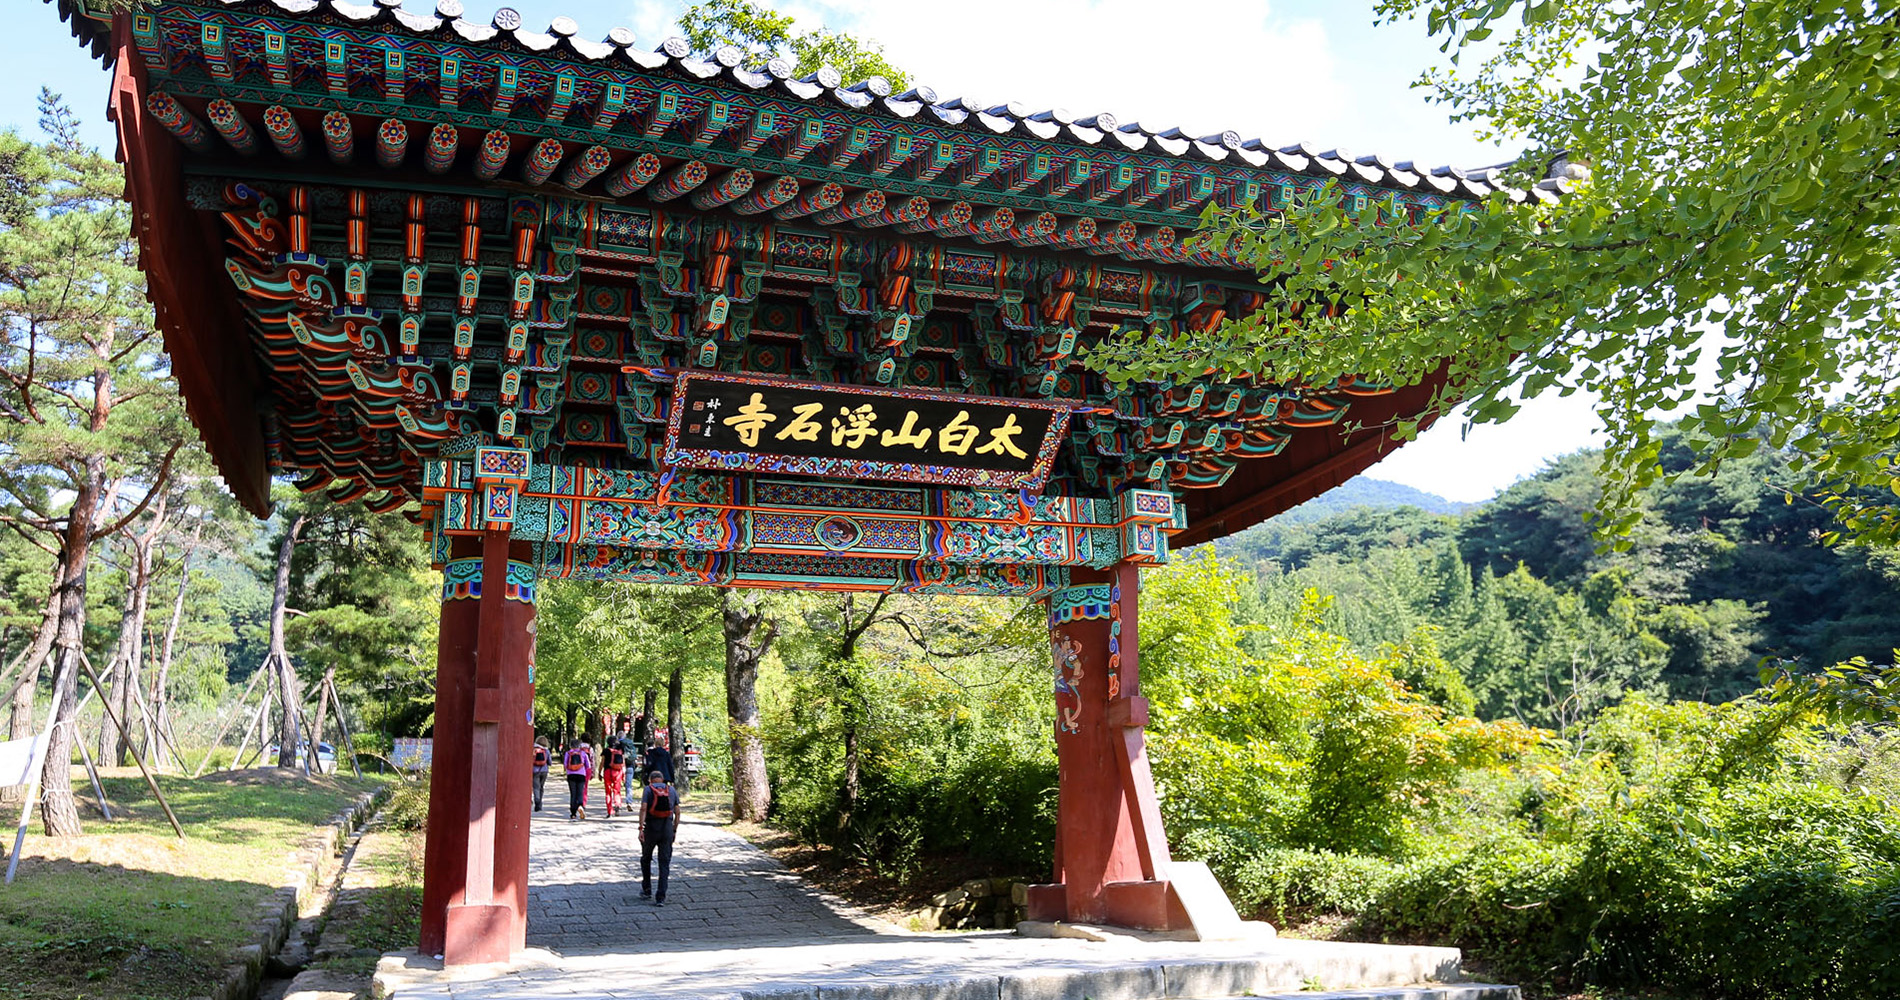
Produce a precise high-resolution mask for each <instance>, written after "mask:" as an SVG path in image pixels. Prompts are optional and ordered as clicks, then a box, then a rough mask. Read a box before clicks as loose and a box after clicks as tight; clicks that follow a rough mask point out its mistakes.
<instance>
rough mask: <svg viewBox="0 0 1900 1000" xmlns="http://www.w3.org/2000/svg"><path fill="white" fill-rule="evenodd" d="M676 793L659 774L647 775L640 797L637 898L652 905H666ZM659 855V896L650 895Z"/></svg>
mask: <svg viewBox="0 0 1900 1000" xmlns="http://www.w3.org/2000/svg"><path fill="white" fill-rule="evenodd" d="M679 801H680V800H679V793H678V792H676V791H674V789H673V786H672V785H670V784H668V783H667V781H666V775H664V774H661V773H660V772H658V771H649V772H647V787H646V790H645V791H643V792H641V793H640V897H641V898H642V899H645V898H646V897H648V896H652V897H653V905H655V906H662V905H665V903H666V876H667V874H668V873H669V872H671V870H672V868H673V834H674V833H675V832H676V831H677V830H678V828H679V815H678V814H679ZM655 851H658V852H659V855H660V892H659V894H658V895H654V892H653V854H654V852H655Z"/></svg>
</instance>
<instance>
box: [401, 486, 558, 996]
mask: <svg viewBox="0 0 1900 1000" xmlns="http://www.w3.org/2000/svg"><path fill="white" fill-rule="evenodd" d="M489 451H495V452H502V457H503V458H504V459H506V458H509V457H510V456H512V455H515V454H521V453H515V452H511V451H505V450H502V449H492V450H491V449H484V450H483V452H484V453H486V452H489ZM478 454H479V457H478V466H480V465H481V463H483V462H486V461H488V460H489V458H490V456H489V455H488V454H483V453H478ZM510 471H511V472H514V473H518V474H519V476H520V477H521V478H525V475H526V459H525V454H524V455H522V457H521V460H520V462H519V464H518V465H517V466H514V467H513V468H512V469H511V470H510ZM477 475H478V481H485V480H487V479H488V478H489V477H484V476H481V474H480V472H479V471H478V473H477ZM514 478H515V477H514V476H513V475H510V476H508V477H506V479H507V480H509V481H506V482H500V483H497V484H496V485H491V486H485V487H484V490H485V492H484V499H483V504H484V507H485V509H486V510H487V512H488V515H489V516H488V520H487V528H486V530H484V531H483V533H482V534H481V535H480V536H479V537H475V536H457V537H455V538H452V539H451V540H450V551H449V559H448V562H447V564H446V565H445V566H444V567H443V576H444V581H443V601H442V624H441V632H440V634H439V637H438V639H437V649H436V713H435V740H434V750H433V762H432V766H431V769H430V774H429V822H428V840H427V844H426V847H425V849H424V857H423V882H422V928H421V935H420V939H421V940H420V946H421V950H422V952H423V953H424V954H430V955H441V956H443V959H444V961H445V962H446V963H447V964H449V965H466V964H472V963H479V962H499V961H505V960H507V958H508V957H509V956H510V955H511V954H513V953H514V952H516V951H519V950H520V949H521V948H522V947H523V945H524V943H525V941H526V938H527V911H528V823H529V808H530V798H531V790H530V781H531V777H530V771H531V767H532V756H531V750H530V749H529V748H530V746H531V744H532V743H533V740H534V732H533V723H532V718H531V713H532V711H533V705H534V688H533V680H532V669H533V664H534V574H533V566H532V562H531V560H532V558H533V548H532V546H531V545H529V544H528V543H526V542H515V541H511V540H510V538H509V528H510V523H511V521H512V513H513V499H514V494H513V490H514V488H515V485H516V484H515V483H514V482H513V481H512V480H513V479H514ZM498 515H500V516H498Z"/></svg>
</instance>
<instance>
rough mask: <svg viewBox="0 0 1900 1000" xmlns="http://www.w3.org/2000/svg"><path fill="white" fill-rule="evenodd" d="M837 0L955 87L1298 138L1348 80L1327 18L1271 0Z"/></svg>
mask: <svg viewBox="0 0 1900 1000" xmlns="http://www.w3.org/2000/svg"><path fill="white" fill-rule="evenodd" d="M832 6H833V9H834V10H835V11H837V13H838V14H840V15H842V18H839V19H838V20H843V21H845V22H847V23H846V24H844V25H843V26H845V27H847V28H848V29H849V30H852V31H854V32H856V33H858V34H860V35H862V36H865V37H869V38H873V39H876V40H878V41H879V42H881V43H883V45H884V46H885V49H886V51H887V53H888V54H889V55H890V56H891V57H892V59H893V61H895V62H897V63H898V64H899V65H901V66H904V67H905V68H907V69H910V70H912V71H913V72H914V73H915V74H916V75H917V77H918V78H919V79H920V80H921V81H923V82H925V83H928V84H930V85H931V86H933V87H935V88H937V90H938V91H939V92H940V93H942V94H945V95H951V94H955V95H963V94H966V93H969V94H974V95H976V96H978V97H981V98H983V99H985V100H993V101H995V102H997V103H1001V102H1003V101H1008V100H1017V101H1022V102H1024V103H1026V104H1032V105H1035V106H1036V107H1037V109H1041V108H1047V107H1064V108H1067V109H1068V110H1070V111H1073V112H1075V113H1077V114H1092V113H1095V112H1099V111H1109V112H1112V113H1114V114H1115V115H1116V116H1117V117H1119V118H1120V119H1121V120H1122V121H1124V122H1128V121H1136V120H1140V121H1143V122H1147V121H1155V122H1158V123H1161V124H1164V125H1178V126H1179V127H1181V128H1182V129H1184V130H1188V131H1191V132H1194V133H1195V134H1201V135H1205V134H1208V133H1212V132H1218V131H1220V130H1222V129H1225V128H1232V129H1237V130H1239V131H1241V132H1242V133H1243V134H1244V135H1246V136H1248V137H1255V136H1259V137H1262V138H1267V139H1269V140H1273V139H1280V138H1284V139H1285V141H1287V142H1292V141H1297V140H1298V139H1300V138H1302V137H1305V136H1307V135H1315V136H1316V135H1318V134H1320V133H1321V132H1323V131H1324V125H1325V124H1326V119H1327V118H1328V116H1329V115H1330V114H1331V112H1330V111H1329V110H1328V105H1329V104H1330V103H1331V102H1330V101H1328V100H1326V99H1325V98H1326V95H1328V94H1333V93H1337V91H1338V90H1339V87H1340V81H1339V79H1338V78H1337V75H1336V64H1335V60H1334V58H1333V54H1332V45H1331V42H1330V40H1329V39H1328V37H1327V32H1326V29H1325V27H1324V26H1323V25H1322V24H1321V23H1320V22H1319V21H1317V20H1314V19H1311V18H1300V19H1288V18H1281V17H1277V16H1275V15H1274V14H1273V12H1272V8H1270V7H1269V6H1268V5H1266V4H1264V3H1260V2H1259V0H1252V2H1248V0H1174V2H1171V3H1166V4H1160V3H1154V2H1152V0H1097V2H1093V3H1084V2H1075V0H1070V2H1058V0H963V2H961V3H957V4H954V5H949V6H945V5H936V4H907V3H886V2H875V0H841V2H839V3H837V4H835V5H832Z"/></svg>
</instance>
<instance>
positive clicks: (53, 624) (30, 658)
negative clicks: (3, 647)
mask: <svg viewBox="0 0 1900 1000" xmlns="http://www.w3.org/2000/svg"><path fill="white" fill-rule="evenodd" d="M65 569H66V561H65V560H64V559H60V560H55V561H54V563H53V584H52V587H51V589H49V590H48V591H47V594H46V610H45V611H44V612H43V613H42V614H41V616H40V625H39V628H38V629H37V630H35V631H34V633H33V644H32V645H31V646H29V647H28V648H27V653H26V656H25V658H23V659H22V660H21V661H20V668H19V670H18V671H17V672H16V673H15V674H14V681H13V694H12V703H13V704H12V710H11V712H10V714H9V715H8V717H7V739H10V740H19V739H25V738H26V737H28V736H31V735H34V733H33V694H34V692H36V691H37V690H39V684H40V673H41V672H42V671H43V669H44V668H45V666H46V661H47V659H48V658H49V657H50V656H51V655H52V652H53V637H54V636H55V635H57V634H58V632H59V608H60V586H59V581H60V579H61V577H60V574H61V573H63V572H65ZM15 801H18V800H17V799H16V800H15Z"/></svg>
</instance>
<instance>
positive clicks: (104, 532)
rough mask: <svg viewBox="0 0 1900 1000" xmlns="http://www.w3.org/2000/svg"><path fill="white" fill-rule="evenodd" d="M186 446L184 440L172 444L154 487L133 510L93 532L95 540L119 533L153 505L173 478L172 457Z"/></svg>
mask: <svg viewBox="0 0 1900 1000" xmlns="http://www.w3.org/2000/svg"><path fill="white" fill-rule="evenodd" d="M184 446H185V443H184V442H183V441H178V442H175V443H173V444H172V446H171V450H169V451H167V452H165V458H164V460H163V461H161V462H159V463H158V475H157V476H156V477H155V478H154V479H153V480H152V488H151V489H148V490H146V491H145V496H144V497H143V498H142V499H140V500H139V502H138V503H137V504H136V505H135V506H133V508H132V509H131V510H129V511H127V512H126V514H125V516H124V517H121V518H119V519H118V520H117V521H114V522H112V524H111V525H109V526H107V527H105V528H102V529H100V530H98V531H95V532H93V533H92V537H93V539H94V540H95V541H96V540H98V539H101V538H104V537H106V536H108V535H113V534H116V533H118V532H119V531H120V530H121V529H123V528H124V527H125V526H126V525H128V524H131V523H132V520H133V519H134V518H136V517H138V516H139V515H140V514H143V513H145V508H147V507H149V506H151V503H152V500H153V499H154V498H155V497H157V496H158V494H159V493H160V491H162V490H164V488H165V481H166V480H167V479H169V478H171V473H172V459H174V458H176V457H177V456H178V449H180V448H183V447H184Z"/></svg>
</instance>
